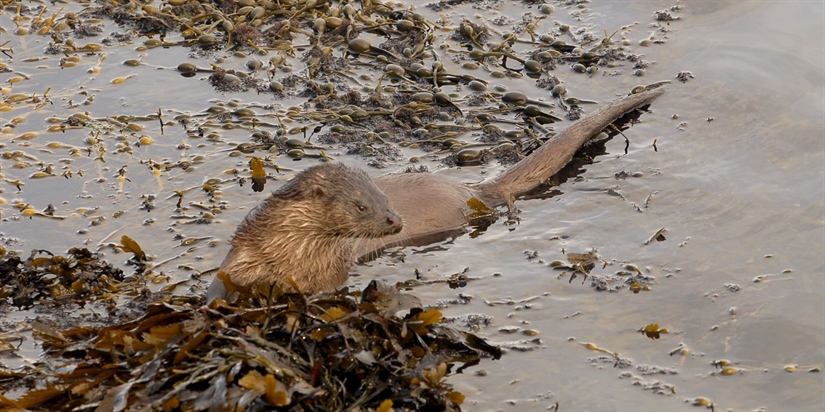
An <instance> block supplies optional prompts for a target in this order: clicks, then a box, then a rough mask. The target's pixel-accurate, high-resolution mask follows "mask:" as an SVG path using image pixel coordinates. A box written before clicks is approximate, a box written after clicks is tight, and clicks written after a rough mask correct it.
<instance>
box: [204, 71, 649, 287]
mask: <svg viewBox="0 0 825 412" xmlns="http://www.w3.org/2000/svg"><path fill="white" fill-rule="evenodd" d="M664 92H665V88H663V87H658V88H653V89H652V90H647V91H643V92H641V93H637V94H631V95H628V96H625V97H623V98H620V99H618V100H615V101H613V102H611V103H609V104H607V105H605V106H604V107H602V108H601V109H599V110H597V111H595V112H593V113H590V114H588V115H586V116H584V117H582V118H581V119H580V120H579V121H577V122H576V123H574V124H573V125H571V126H570V127H568V128H567V129H565V130H564V131H562V132H560V133H559V134H557V135H555V136H553V137H552V138H551V139H549V140H548V141H547V142H546V143H545V144H544V145H542V146H541V147H540V148H538V149H537V150H536V151H534V152H533V153H532V154H530V155H529V156H527V157H525V158H524V159H522V160H520V161H519V162H518V163H516V164H515V165H513V167H511V168H510V169H508V170H506V171H504V172H503V173H502V174H501V175H499V176H498V177H495V178H492V179H490V180H487V181H484V182H481V183H477V184H462V183H458V182H453V181H451V180H448V179H445V178H443V177H441V176H437V175H432V174H425V173H402V174H389V175H385V176H380V177H377V178H374V179H371V178H370V177H369V176H368V175H367V174H366V172H364V171H363V170H360V169H355V168H350V167H347V166H343V165H340V164H334V163H327V164H322V165H318V166H313V167H311V168H309V169H307V170H305V171H303V172H301V173H299V174H298V175H297V176H295V178H293V179H292V180H291V181H290V182H288V183H287V184H286V185H284V186H283V187H281V188H280V189H279V190H277V191H275V192H273V193H272V195H270V196H269V198H267V199H266V200H264V201H263V202H262V203H261V204H259V205H258V206H257V207H256V208H255V209H253V210H252V211H251V212H250V213H249V214H248V215H247V216H246V218H244V220H243V222H242V223H241V224H240V226H238V229H237V231H236V232H235V236H234V237H233V238H232V241H231V249H230V251H229V253H228V254H227V255H226V258H224V260H223V263H221V266H220V269H219V274H220V272H223V273H224V275H226V276H228V278H229V279H231V281H232V283H233V286H238V287H240V288H247V287H249V286H252V285H255V284H257V283H260V282H262V281H269V282H271V283H273V284H276V285H278V286H280V287H282V288H284V289H285V290H293V289H295V288H297V289H298V291H300V292H302V293H318V292H332V291H334V290H335V289H336V288H337V287H338V286H340V285H341V284H343V283H344V282H345V281H346V279H347V277H348V275H349V268H350V267H351V266H352V264H353V263H354V262H355V261H356V259H358V258H359V257H361V256H365V255H367V254H369V253H371V252H374V251H376V250H380V249H381V248H384V247H388V246H393V245H399V244H410V243H413V242H415V241H416V240H420V239H425V238H431V237H432V236H434V235H437V234H439V233H445V232H449V231H452V230H456V229H460V228H461V227H462V226H463V225H465V224H466V223H467V217H466V216H467V214H468V212H469V211H470V208H469V207H468V205H467V201H468V200H470V199H472V198H477V199H479V200H481V201H483V202H484V203H485V204H486V205H488V206H490V207H495V206H500V205H502V204H504V203H505V202H506V199H507V198H508V197H509V196H516V197H517V196H520V195H523V194H526V193H527V192H529V191H530V190H533V189H535V188H536V187H537V186H539V185H540V184H542V183H543V182H544V181H546V180H547V179H548V178H550V177H551V176H553V175H554V174H555V173H557V172H558V171H559V170H561V169H562V168H563V167H564V166H565V165H566V164H567V163H568V162H569V161H570V159H572V158H573V155H574V154H575V153H576V151H577V150H578V149H579V148H580V147H581V146H582V145H583V144H585V143H586V142H587V140H588V139H590V138H591V137H592V136H594V135H595V134H596V133H598V132H600V131H601V130H602V129H604V128H605V127H607V126H608V125H609V124H610V123H612V122H613V121H615V120H616V119H617V118H619V117H621V116H623V115H624V114H625V113H627V112H629V111H631V110H633V109H635V108H638V107H641V106H644V105H646V104H648V103H650V102H651V101H653V99H655V98H657V97H659V96H660V95H662V94H663V93H664ZM233 289H236V288H235V287H231V288H227V287H226V285H224V282H223V281H222V280H221V279H220V278H219V277H216V278H215V280H213V282H212V284H211V285H210V287H209V290H208V291H207V302H211V301H213V300H214V299H216V298H224V299H226V298H229V297H230V295H231V294H230V293H229V290H233Z"/></svg>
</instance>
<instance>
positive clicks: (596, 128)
mask: <svg viewBox="0 0 825 412" xmlns="http://www.w3.org/2000/svg"><path fill="white" fill-rule="evenodd" d="M665 90H666V89H665V88H664V87H658V88H654V89H652V90H648V91H645V92H642V93H637V94H631V95H629V96H626V97H623V98H621V99H619V100H616V101H613V102H611V103H608V104H607V105H606V106H604V107H602V108H601V109H599V110H597V111H595V112H593V113H590V114H588V115H586V116H584V117H582V118H581V119H580V120H579V121H577V122H576V123H574V124H573V125H572V126H570V127H568V128H567V129H565V130H564V131H562V132H561V133H559V134H557V135H556V136H553V137H552V138H551V139H550V140H548V141H547V142H546V143H545V144H544V145H543V146H542V147H540V148H538V149H537V150H536V151H535V152H533V153H532V154H531V155H530V156H527V157H525V158H524V159H521V160H520V161H519V162H518V163H516V164H515V166H513V167H511V168H510V169H509V170H507V171H505V172H504V173H502V174H501V175H499V176H497V177H495V178H493V179H491V180H488V181H486V182H483V183H480V184H479V185H478V186H476V187H475V189H476V190H478V191H480V192H481V195H482V198H483V199H484V200H486V201H488V202H490V203H494V204H498V203H501V202H502V201H503V200H504V199H505V198H506V196H507V195H512V196H519V195H521V194H524V193H526V192H528V191H530V190H531V189H534V188H535V187H536V186H538V185H540V184H541V183H543V182H544V181H545V180H547V179H548V178H550V177H551V176H553V175H554V174H556V173H557V172H558V171H559V170H561V169H562V168H563V167H564V166H565V165H567V163H568V162H570V159H572V158H573V155H574V154H575V153H576V151H577V150H579V148H580V147H581V146H582V145H583V144H584V143H585V142H586V141H587V140H588V139H589V138H591V137H592V136H594V135H595V134H596V133H598V132H600V131H601V130H602V129H604V128H605V127H607V126H608V125H609V124H610V123H612V122H613V121H615V120H616V119H618V118H619V117H621V116H622V115H624V114H625V113H627V112H629V111H631V110H633V109H635V108H638V107H641V106H644V105H645V104H648V103H650V102H651V101H653V99H655V98H657V97H659V96H661V95H662V94H663V93H664V92H665Z"/></svg>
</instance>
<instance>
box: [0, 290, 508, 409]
mask: <svg viewBox="0 0 825 412" xmlns="http://www.w3.org/2000/svg"><path fill="white" fill-rule="evenodd" d="M276 289H277V288H273V289H270V288H269V287H268V286H263V287H261V288H259V290H256V291H253V296H252V297H248V298H246V299H245V300H244V301H243V302H241V303H238V304H235V305H230V304H228V303H227V302H225V301H222V300H218V301H216V302H213V303H212V304H211V305H210V306H208V307H206V306H202V307H196V306H193V305H190V304H181V303H180V300H177V301H176V300H175V299H172V298H168V299H166V300H164V301H159V302H155V303H153V304H150V305H149V308H148V310H147V313H146V314H145V315H144V316H142V317H141V318H139V319H137V320H134V321H130V322H125V323H121V324H116V325H111V326H105V327H101V328H91V327H85V326H81V327H75V328H72V329H69V330H63V331H58V330H56V329H54V328H43V327H38V326H37V325H33V329H34V335H35V338H36V339H38V340H40V341H41V342H42V346H43V348H44V349H45V351H46V356H47V357H51V359H52V360H60V361H61V362H63V363H65V365H63V367H61V368H59V373H58V372H54V373H46V372H43V371H42V370H38V371H35V372H33V373H35V374H42V375H43V376H41V378H42V379H36V380H34V379H33V380H28V381H27V382H29V383H28V385H29V386H31V387H30V388H25V391H24V392H25V394H23V395H22V396H20V397H19V398H17V399H14V400H12V399H9V398H7V397H5V396H0V407H12V408H21V409H33V410H57V409H60V410H84V409H87V408H95V407H98V408H100V407H105V408H104V409H107V410H108V409H116V410H120V409H123V408H126V407H127V405H128V409H130V410H150V409H151V410H164V411H171V410H230V409H231V410H253V411H254V410H272V409H275V408H284V409H289V410H307V411H312V410H343V409H350V410H351V409H359V408H360V409H361V410H366V409H367V408H371V409H375V410H383V411H387V410H391V409H394V410H434V411H455V410H460V404H461V403H462V402H463V400H464V396H463V395H462V394H461V393H459V392H457V391H455V390H453V388H452V386H451V385H449V384H448V383H446V382H445V381H444V378H445V377H446V376H447V375H448V374H449V373H450V372H452V371H453V367H455V366H456V364H457V363H460V364H461V366H460V367H458V369H457V370H456V372H461V370H462V369H464V368H466V367H468V366H471V365H475V364H477V363H478V362H479V361H480V359H481V357H483V356H490V357H493V358H495V359H498V358H499V357H500V356H501V352H500V350H499V349H498V348H496V347H493V346H490V345H489V344H487V343H485V342H484V341H483V340H482V339H480V338H478V337H476V336H475V335H472V334H470V333H466V332H461V331H458V330H455V329H451V328H449V327H447V326H445V325H442V324H440V323H439V320H440V319H441V313H440V312H439V311H438V310H436V309H426V310H425V309H421V308H413V309H410V310H406V309H405V310H403V311H402V312H406V315H404V316H396V315H395V313H397V312H399V310H398V308H399V307H401V306H409V305H405V304H404V302H407V301H409V300H411V299H410V297H409V296H408V295H403V294H399V293H398V292H396V291H395V289H394V288H390V287H387V286H384V285H382V284H378V283H375V282H373V283H371V284H370V285H369V286H368V287H367V288H366V289H365V290H364V291H363V292H361V291H356V292H348V291H346V290H344V291H340V292H338V293H336V294H329V295H316V296H305V295H300V294H297V295H296V294H284V293H282V292H281V291H280V290H276ZM413 300H414V299H413ZM55 363H56V362H55ZM67 370H69V372H67ZM4 386H5V388H4ZM3 389H8V383H5V384H0V390H3ZM20 389H21V388H19V387H17V388H15V391H16V392H20Z"/></svg>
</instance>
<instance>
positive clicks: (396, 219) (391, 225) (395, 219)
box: [386, 209, 404, 235]
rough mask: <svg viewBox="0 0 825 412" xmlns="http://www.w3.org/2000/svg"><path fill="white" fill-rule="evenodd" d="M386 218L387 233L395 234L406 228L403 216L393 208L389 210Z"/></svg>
mask: <svg viewBox="0 0 825 412" xmlns="http://www.w3.org/2000/svg"><path fill="white" fill-rule="evenodd" d="M386 219H387V221H386V223H387V234H389V235H394V234H396V233H398V232H400V231H401V229H403V228H404V222H403V221H402V220H401V216H399V215H398V213H395V211H393V210H392V209H390V210H387V212H386Z"/></svg>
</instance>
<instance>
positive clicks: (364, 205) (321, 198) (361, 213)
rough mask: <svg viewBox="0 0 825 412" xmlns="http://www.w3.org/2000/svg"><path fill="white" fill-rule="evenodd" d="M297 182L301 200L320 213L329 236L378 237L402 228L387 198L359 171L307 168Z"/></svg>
mask: <svg viewBox="0 0 825 412" xmlns="http://www.w3.org/2000/svg"><path fill="white" fill-rule="evenodd" d="M294 180H298V179H294ZM300 181H301V186H302V187H301V188H300V191H301V192H302V194H303V196H302V197H304V198H305V199H304V200H310V201H309V202H308V204H307V205H308V206H309V207H313V208H316V211H317V212H318V213H322V214H323V219H322V220H323V224H324V228H323V229H324V231H325V232H326V233H327V234H329V235H333V236H339V237H361V238H378V237H383V236H388V235H393V234H396V233H398V232H400V231H401V229H402V228H403V223H402V221H401V216H399V215H398V213H396V212H395V210H393V208H392V206H391V205H390V201H389V199H388V198H387V196H386V195H385V194H384V192H382V191H381V189H379V188H378V186H376V185H375V183H374V182H373V181H372V179H370V177H369V176H368V175H367V173H366V172H364V171H363V170H361V169H355V168H350V167H347V166H344V165H342V164H338V163H326V164H323V165H319V166H315V167H311V168H309V169H307V170H306V171H305V172H304V176H302V178H301V179H300Z"/></svg>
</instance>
